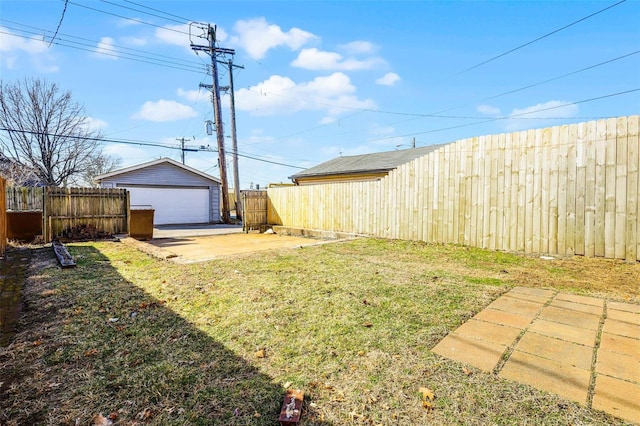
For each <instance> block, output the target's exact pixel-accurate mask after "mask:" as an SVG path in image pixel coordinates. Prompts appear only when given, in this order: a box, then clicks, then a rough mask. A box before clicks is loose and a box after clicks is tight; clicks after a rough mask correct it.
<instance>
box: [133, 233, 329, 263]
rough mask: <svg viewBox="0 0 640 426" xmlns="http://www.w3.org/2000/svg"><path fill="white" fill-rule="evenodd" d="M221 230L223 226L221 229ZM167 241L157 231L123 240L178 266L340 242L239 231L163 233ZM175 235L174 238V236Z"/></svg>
mask: <svg viewBox="0 0 640 426" xmlns="http://www.w3.org/2000/svg"><path fill="white" fill-rule="evenodd" d="M218 226H219V225H218ZM193 232H201V233H206V232H214V233H213V234H208V235H202V234H201V235H195V236H188V234H189V233H193ZM159 235H162V236H163V237H158V234H156V231H155V229H154V238H153V239H152V240H150V241H137V240H134V239H133V238H123V239H122V241H123V242H125V243H129V244H133V245H135V246H136V247H137V248H138V249H140V250H142V251H144V252H147V253H149V254H152V255H154V256H156V257H159V258H162V259H170V260H172V261H174V262H178V263H194V262H204V261H207V260H212V259H217V258H220V257H224V256H230V255H238V254H246V253H252V252H257V251H263V250H276V249H291V248H300V247H305V246H312V245H318V244H326V243H331V242H336V241H340V240H316V239H311V238H302V237H293V236H287V235H278V234H273V233H269V234H266V233H265V234H259V233H255V232H252V233H248V234H245V233H244V232H242V228H240V229H239V231H238V230H237V229H236V228H227V230H226V231H225V230H224V229H222V228H221V229H208V230H205V229H183V228H182V229H175V230H172V229H166V228H165V229H162V230H161V233H159ZM170 235H173V236H170Z"/></svg>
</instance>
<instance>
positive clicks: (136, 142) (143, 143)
mask: <svg viewBox="0 0 640 426" xmlns="http://www.w3.org/2000/svg"><path fill="white" fill-rule="evenodd" d="M0 131H5V132H13V133H26V134H30V135H42V136H50V137H58V138H69V139H82V140H86V141H91V142H107V143H118V144H124V145H139V146H151V147H155V148H164V149H174V150H181V149H182V147H181V146H173V145H168V144H161V143H157V142H150V141H142V140H135V139H112V138H103V137H92V136H75V135H62V134H56V133H48V132H35V131H31V130H21V129H9V128H7V127H2V128H0ZM198 151H205V152H218V151H217V150H216V149H213V148H210V149H204V150H203V149H198ZM237 154H238V156H239V157H243V158H248V159H250V160H254V161H260V162H263V163H270V164H276V165H278V166H284V167H291V168H294V169H300V170H304V169H306V167H300V166H294V165H293V164H287V163H283V162H279V161H272V160H267V159H263V158H259V157H256V156H253V155H249V154H242V153H240V152H238V153H237Z"/></svg>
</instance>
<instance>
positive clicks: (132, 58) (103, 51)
mask: <svg viewBox="0 0 640 426" xmlns="http://www.w3.org/2000/svg"><path fill="white" fill-rule="evenodd" d="M6 28H10V29H14V30H16V31H21V32H23V33H31V34H36V35H37V33H33V32H30V31H26V30H20V29H17V28H11V27H6ZM0 34H6V35H9V36H13V37H23V36H22V35H19V34H14V33H11V32H7V31H0ZM58 40H61V41H64V42H66V43H71V44H65V43H63V42H61V41H54V42H52V44H55V45H57V46H63V47H69V48H71V49H77V50H83V51H85V52H91V53H95V54H98V55H105V56H110V57H113V58H118V59H127V60H130V61H135V62H141V63H146V64H151V65H158V66H161V67H165V68H173V69H178V70H182V71H189V72H195V73H198V74H202V72H203V70H202V69H197V68H196V67H192V68H188V65H182V64H179V63H175V65H171V62H169V61H166V60H160V59H156V58H145V57H144V56H142V55H134V54H131V53H126V52H119V51H117V50H114V49H110V48H107V47H100V48H96V47H95V46H94V45H88V44H86V43H81V42H77V41H73V40H64V39H61V38H60V37H58ZM72 44H76V45H77V46H73V45H72ZM80 46H87V47H80ZM109 52H115V53H109ZM124 55H128V56H124ZM198 65H200V64H198Z"/></svg>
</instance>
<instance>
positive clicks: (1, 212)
mask: <svg viewBox="0 0 640 426" xmlns="http://www.w3.org/2000/svg"><path fill="white" fill-rule="evenodd" d="M5 186H6V181H5V180H4V178H2V177H0V256H4V252H5V250H6V249H7V208H6V196H5Z"/></svg>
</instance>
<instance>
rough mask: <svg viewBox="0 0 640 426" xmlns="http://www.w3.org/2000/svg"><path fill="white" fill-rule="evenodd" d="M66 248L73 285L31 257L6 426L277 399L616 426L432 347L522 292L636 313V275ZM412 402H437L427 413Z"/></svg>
mask: <svg viewBox="0 0 640 426" xmlns="http://www.w3.org/2000/svg"><path fill="white" fill-rule="evenodd" d="M69 249H70V252H71V253H72V254H73V255H74V257H75V259H76V262H77V264H78V267H77V268H76V269H71V270H61V269H59V268H57V267H56V266H55V265H54V264H53V263H51V255H50V253H49V251H42V250H40V251H36V253H35V256H34V257H35V258H36V260H35V261H34V262H36V263H37V264H36V265H33V267H32V268H31V270H30V275H31V278H30V279H29V281H28V282H27V284H26V286H25V288H26V290H25V298H26V300H27V303H28V309H27V310H26V311H25V313H24V316H23V319H22V320H21V323H20V328H19V333H18V335H17V336H16V338H15V340H14V343H13V344H12V345H11V346H9V347H8V348H2V349H0V366H1V367H2V371H3V372H5V371H6V372H8V375H10V376H11V377H13V378H14V379H13V380H12V384H11V386H10V387H9V389H8V390H7V391H6V392H5V394H3V395H2V402H0V407H1V408H2V411H1V414H0V422H3V424H4V423H6V424H8V425H11V424H75V422H76V419H79V424H91V421H92V418H93V416H95V415H97V414H98V413H102V414H103V415H105V416H107V415H108V414H109V413H114V417H116V423H118V424H127V425H128V424H134V422H136V421H137V422H139V423H140V422H145V423H149V424H176V425H178V424H180V425H181V424H219V425H272V424H275V423H276V421H275V419H276V418H277V415H278V412H279V407H280V404H281V403H282V398H283V392H284V389H285V385H286V386H287V387H299V388H302V389H304V390H305V401H306V406H305V411H304V415H303V422H302V423H301V425H350V424H354V425H360V424H367V425H369V424H373V425H376V424H382V425H388V424H399V425H416V424H451V423H458V424H487V423H489V424H568V423H574V424H595V423H611V424H622V423H621V422H619V421H617V420H615V419H613V418H611V417H608V416H606V415H604V414H601V413H598V412H595V411H592V410H589V409H587V408H585V407H582V406H579V405H577V404H573V403H570V402H566V401H564V400H562V399H560V398H558V397H556V396H553V395H549V394H545V393H543V392H540V391H537V390H535V389H532V388H529V387H527V386H523V385H518V384H515V383H512V382H508V381H505V380H502V379H500V378H498V377H496V376H494V375H491V374H485V373H481V372H479V371H475V370H474V371H473V374H471V375H467V374H465V373H464V372H463V371H462V365H460V364H458V363H455V362H453V361H449V360H446V359H443V358H441V357H439V356H437V355H434V354H432V353H431V352H430V349H431V348H432V347H433V346H434V345H435V344H436V343H437V342H438V341H439V340H440V339H442V338H443V337H444V336H445V335H446V334H447V333H448V332H449V331H452V330H454V329H455V328H457V327H458V326H459V325H460V324H461V323H462V322H464V321H465V320H467V319H468V318H470V317H471V316H473V315H474V314H475V313H477V312H479V311H480V310H481V309H483V308H484V307H485V306H486V305H488V304H489V303H490V302H491V301H492V300H494V299H495V298H497V297H498V296H499V295H501V294H502V293H504V292H505V291H507V290H508V289H510V288H512V287H513V286H515V285H520V284H523V283H524V284H526V285H544V286H549V285H554V283H555V284H557V285H558V286H559V287H561V288H563V289H565V290H567V291H574V292H577V293H587V294H598V295H602V294H605V295H606V296H607V297H610V298H612V299H616V300H628V299H629V298H631V299H632V300H637V299H634V298H637V294H635V295H633V294H630V293H629V292H628V290H627V289H628V288H631V287H632V284H631V283H626V282H624V281H625V280H629V279H635V278H636V277H638V275H637V274H638V266H637V265H626V264H622V263H616V264H615V268H609V274H610V275H611V274H614V277H613V279H614V281H615V282H619V281H621V280H622V281H623V282H621V283H619V287H615V286H613V287H612V286H609V287H608V288H606V289H603V287H602V283H601V282H600V281H601V280H598V279H593V280H591V279H589V278H586V279H582V281H581V282H579V283H576V282H574V281H572V280H573V278H571V277H569V279H568V280H565V281H563V276H564V275H566V276H571V275H572V274H573V272H572V271H574V270H575V268H576V267H575V265H573V264H571V263H568V261H567V262H565V263H563V264H560V265H559V266H557V267H554V269H558V268H560V269H563V270H565V274H562V273H559V272H557V271H554V272H553V273H552V274H551V273H549V272H548V268H547V267H546V265H547V264H545V263H544V261H542V260H539V259H536V258H531V257H524V256H517V255H513V254H508V253H496V252H489V251H483V250H477V249H467V248H464V247H454V246H437V245H427V244H422V243H412V242H403V241H384V240H365V239H363V240H356V241H352V242H349V243H337V244H326V245H320V246H315V247H307V248H303V249H298V250H285V251H279V252H266V253H260V254H255V255H248V256H242V257H237V258H226V259H223V260H217V261H212V262H206V263H200V264H191V265H180V264H175V263H171V262H167V261H161V260H157V259H155V258H152V257H149V256H147V255H145V254H143V253H141V252H138V251H136V250H135V249H133V248H132V247H130V246H126V245H123V244H117V243H85V244H76V245H71V246H70V247H69ZM602 265H603V264H602V263H600V264H597V265H595V264H594V265H593V267H594V268H599V269H602ZM604 265H610V263H604ZM578 266H579V267H580V268H583V269H584V268H585V267H586V266H585V265H583V264H582V263H581V264H579V265H578ZM615 274H619V275H617V276H615ZM616 277H617V281H616V280H615V279H616ZM635 282H636V283H637V281H635ZM532 283H533V284H532ZM541 283H542V284H541ZM258 352H259V353H258ZM262 354H264V356H262ZM258 355H260V356H258ZM421 386H425V387H429V388H431V389H433V390H434V391H435V394H436V400H435V405H436V409H435V410H434V411H433V412H431V413H428V412H427V411H426V410H424V409H423V408H422V405H421V403H420V395H419V393H418V388H419V387H421Z"/></svg>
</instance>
